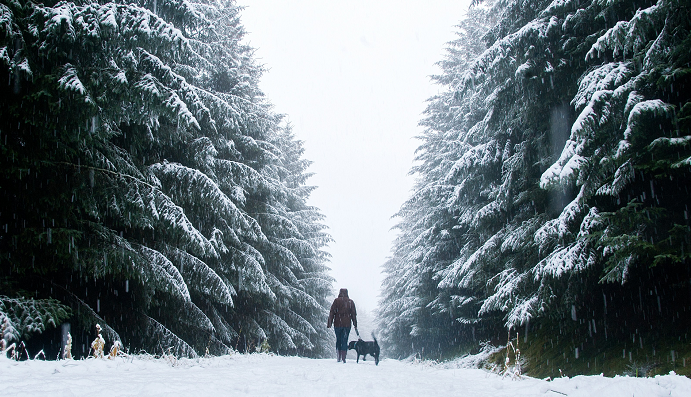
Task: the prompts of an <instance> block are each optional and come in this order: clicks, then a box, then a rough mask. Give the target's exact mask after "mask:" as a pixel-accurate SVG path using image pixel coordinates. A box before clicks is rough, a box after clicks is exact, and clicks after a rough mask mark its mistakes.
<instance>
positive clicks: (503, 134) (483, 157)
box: [0, 0, 691, 376]
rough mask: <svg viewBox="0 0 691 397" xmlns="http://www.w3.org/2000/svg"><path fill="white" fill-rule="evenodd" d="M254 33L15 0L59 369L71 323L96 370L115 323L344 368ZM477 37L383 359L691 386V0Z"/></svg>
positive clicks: (19, 267)
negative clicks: (93, 345)
mask: <svg viewBox="0 0 691 397" xmlns="http://www.w3.org/2000/svg"><path fill="white" fill-rule="evenodd" d="M241 18H242V7H240V6H238V5H237V4H236V3H235V1H233V0H69V1H68V0H63V1H55V0H42V1H39V0H0V325H1V326H2V337H3V338H4V339H5V340H6V341H7V342H8V343H9V342H12V341H24V342H25V343H26V344H27V346H32V347H33V346H35V348H34V350H37V349H41V348H42V349H43V350H44V351H45V352H46V355H48V356H51V358H54V357H56V356H57V355H58V354H59V352H60V349H61V348H62V344H61V343H64V341H61V335H63V329H64V327H65V326H66V324H68V325H69V327H70V332H71V335H72V336H73V337H74V339H75V342H73V343H74V346H75V350H74V353H75V354H76V355H77V356H80V357H81V356H86V355H88V354H89V352H88V346H89V343H90V341H91V340H92V339H93V337H94V332H95V331H94V329H95V327H96V324H99V325H100V327H102V332H103V334H104V335H105V336H106V337H107V339H109V340H119V341H121V342H122V344H123V345H124V346H125V347H126V348H128V349H129V350H130V351H147V352H152V353H161V352H167V353H168V354H175V355H177V356H188V357H196V356H200V355H204V354H211V355H220V354H225V353H226V352H228V351H231V350H233V351H247V350H253V349H254V348H255V346H258V345H260V344H262V343H264V344H263V345H262V346H264V347H265V348H269V349H270V350H271V351H273V352H275V353H278V354H283V355H300V356H306V357H327V356H330V355H332V354H333V352H332V350H333V346H332V345H333V343H334V340H335V339H334V337H333V334H332V333H331V332H326V331H325V328H324V327H325V323H326V318H327V317H328V314H329V308H330V305H331V299H332V298H333V296H334V292H335V291H334V290H333V285H332V283H333V281H334V280H333V278H332V276H331V274H330V269H329V253H328V252H327V246H328V244H329V243H330V242H331V237H330V235H329V233H328V229H327V226H328V219H327V218H325V217H324V215H323V214H322V212H321V211H320V209H319V208H315V207H313V206H310V205H309V204H308V199H309V197H310V194H311V193H312V191H313V189H314V188H315V187H313V186H310V185H309V184H308V178H309V177H310V175H311V174H310V172H309V171H308V168H309V165H310V161H309V160H308V159H305V158H303V154H304V147H303V142H302V141H301V140H299V139H298V137H299V136H300V131H293V129H292V127H291V125H290V123H287V122H285V120H284V116H283V115H281V114H278V113H276V112H275V111H274V110H273V108H272V104H271V101H270V98H267V97H266V96H265V95H264V94H263V92H262V91H261V90H260V88H259V80H260V78H261V76H262V73H263V72H264V66H262V65H261V64H260V63H259V62H258V60H257V59H256V58H255V56H254V49H253V48H252V47H250V46H249V45H248V44H245V41H244V35H245V31H244V28H243V26H242V23H241ZM458 21H459V22H458V25H457V26H456V27H455V28H454V29H455V32H456V39H455V40H454V41H452V42H450V43H448V44H447V49H446V53H445V56H444V57H443V59H441V60H439V63H438V65H439V66H440V71H441V72H440V73H439V74H438V75H434V76H432V82H431V83H430V84H435V85H436V86H437V87H438V88H439V94H437V95H435V96H433V97H431V98H429V100H428V102H427V104H426V106H427V107H426V111H425V112H424V114H423V115H422V116H421V117H422V118H421V120H420V127H421V128H420V131H421V135H420V136H419V137H418V139H419V140H418V142H419V147H418V149H417V151H416V159H415V162H414V163H413V164H411V171H410V172H411V175H413V176H414V178H415V185H414V189H413V190H412V191H411V193H410V195H409V197H408V198H407V200H406V201H405V202H403V203H402V205H401V207H400V211H399V212H398V213H397V214H391V215H395V219H396V221H397V226H396V232H397V237H396V240H395V241H394V242H393V246H392V247H391V254H390V257H389V259H388V260H387V261H386V263H383V264H381V265H382V269H383V270H382V271H383V274H384V282H383V284H382V286H381V295H380V296H381V299H380V301H379V305H378V308H377V310H376V312H375V313H374V314H375V316H376V321H377V324H378V326H377V330H376V333H377V337H378V338H379V339H380V343H381V345H382V355H385V356H386V357H389V358H401V359H403V358H407V357H411V356H414V357H418V358H421V359H426V360H446V359H452V358H455V357H460V356H462V355H465V354H475V353H478V352H479V351H486V350H487V349H489V348H490V347H491V346H494V347H497V346H506V345H507V344H509V343H511V342H512V341H513V342H512V343H514V344H520V345H521V352H522V353H521V354H522V356H523V358H524V360H525V364H524V370H525V371H527V372H528V374H533V375H539V376H555V375H556V376H558V375H559V371H561V370H564V371H570V373H572V374H575V373H595V374H599V373H602V372H604V373H605V374H606V375H607V374H613V372H608V368H610V369H611V368H613V369H614V371H619V372H621V371H620V370H621V369H623V368H625V367H626V366H629V368H633V367H636V368H640V369H641V370H642V371H644V372H650V373H652V372H654V371H656V368H658V369H659V368H668V367H669V368H670V369H671V368H675V370H677V372H679V373H684V374H686V375H689V374H691V364H689V367H688V369H686V361H684V366H683V368H677V367H676V366H679V367H681V363H680V361H681V360H682V357H688V360H691V344H690V343H691V340H690V339H689V335H688V333H689V332H690V331H689V330H691V254H690V252H689V251H690V250H691V222H690V221H689V217H690V216H691V209H690V208H689V207H690V205H691V199H690V198H691V194H690V192H689V185H690V184H691V173H690V171H691V3H689V2H688V1H687V0H473V3H472V5H471V6H470V8H469V9H468V12H467V14H466V15H465V16H462V15H459V18H458ZM450 28H451V27H450ZM411 56H414V54H411ZM305 62H309V60H305ZM269 66H270V65H269ZM404 83H405V82H401V84H404ZM324 133H328V131H325V132H324ZM344 166H346V165H344ZM492 359H494V358H492ZM684 360H687V359H684ZM689 363H691V361H689ZM670 365H671V366H672V367H670ZM675 365H676V366H675ZM555 371H556V372H555ZM651 371H652V372H651ZM684 371H686V372H684Z"/></svg>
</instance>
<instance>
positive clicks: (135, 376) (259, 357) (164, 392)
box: [0, 354, 691, 397]
mask: <svg viewBox="0 0 691 397" xmlns="http://www.w3.org/2000/svg"><path fill="white" fill-rule="evenodd" d="M0 396H5V397H7V396H99V397H108V396H201V397H211V396H254V397H257V396H296V397H297V396H300V397H306V396H320V397H325V396H338V397H345V396H396V397H408V396H411V397H413V396H414V397H421V396H434V397H443V396H464V397H471V396H478V397H479V396H491V397H502V396H548V397H559V396H597V397H631V396H641V397H643V396H648V397H650V396H678V397H682V396H685V397H688V396H691V379H688V378H686V377H683V376H679V375H675V374H670V375H664V376H657V377H655V378H628V377H616V378H605V377H600V376H577V377H574V378H559V379H555V380H553V381H550V382H548V381H545V380H540V379H533V378H524V379H522V380H511V379H509V378H501V377H500V376H498V375H496V374H493V373H488V372H486V371H483V370H479V369H453V368H448V366H446V367H444V366H441V365H430V364H420V363H410V362H401V361H396V360H389V359H387V360H383V361H381V362H380V363H379V366H375V365H374V362H372V361H366V362H364V363H363V362H360V363H359V364H356V363H355V360H349V361H348V362H347V363H346V364H342V363H337V362H336V360H313V359H306V358H299V357H279V356H271V355H266V354H251V355H241V354H235V355H231V356H224V357H214V358H200V359H194V360H177V361H166V360H164V359H152V358H147V357H146V356H136V357H130V358H123V357H120V358H117V359H115V360H106V359H89V360H80V361H71V360H68V361H40V360H32V361H22V362H16V361H11V360H9V359H5V358H0Z"/></svg>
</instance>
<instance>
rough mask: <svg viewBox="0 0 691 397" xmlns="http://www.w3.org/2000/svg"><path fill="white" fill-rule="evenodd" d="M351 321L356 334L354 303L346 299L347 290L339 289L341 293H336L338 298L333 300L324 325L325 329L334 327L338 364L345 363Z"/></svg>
mask: <svg viewBox="0 0 691 397" xmlns="http://www.w3.org/2000/svg"><path fill="white" fill-rule="evenodd" d="M351 321H352V322H353V326H354V327H355V332H356V333H357V332H358V331H357V312H356V311H355V303H354V302H353V300H352V299H350V298H349V297H348V290H347V289H345V288H341V291H340V292H339V293H338V298H336V299H334V302H333V303H332V304H331V311H329V321H328V322H327V323H326V328H331V324H333V326H334V332H335V333H336V352H337V353H338V362H341V361H343V362H344V363H345V362H346V354H348V335H349V334H350V322H351Z"/></svg>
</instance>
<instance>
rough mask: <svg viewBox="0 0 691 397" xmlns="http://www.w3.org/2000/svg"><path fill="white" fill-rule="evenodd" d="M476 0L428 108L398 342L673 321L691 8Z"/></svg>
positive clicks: (395, 281)
mask: <svg viewBox="0 0 691 397" xmlns="http://www.w3.org/2000/svg"><path fill="white" fill-rule="evenodd" d="M477 7H478V8H475V9H471V11H470V12H469V14H468V17H467V18H466V19H465V20H464V21H463V22H462V23H461V24H460V25H459V39H458V40H457V41H455V42H452V43H450V48H449V54H448V58H447V60H445V61H443V62H442V63H441V64H440V65H441V66H442V68H443V74H442V76H438V77H436V81H437V82H438V83H439V84H440V85H442V86H443V87H444V88H445V89H446V91H445V92H444V93H442V94H440V95H438V96H436V97H433V98H432V99H431V100H430V104H429V106H428V109H427V112H426V117H425V118H424V119H423V121H422V122H421V124H422V125H423V126H424V127H425V132H424V134H423V136H422V137H421V140H422V143H421V146H420V148H419V149H418V158H417V160H418V161H419V165H417V166H416V167H414V168H413V173H414V174H416V175H417V177H418V182H417V185H416V191H415V193H414V194H413V196H412V197H411V199H410V200H408V201H407V202H406V203H405V204H404V205H403V207H402V209H401V212H400V213H399V216H400V219H401V223H400V224H399V229H400V230H401V234H400V237H399V239H398V240H397V241H396V243H395V245H394V249H393V256H392V258H391V260H390V261H389V262H388V263H387V264H386V274H387V277H386V279H385V282H384V286H383V287H384V289H385V291H386V292H385V296H384V298H383V299H382V302H381V306H380V315H381V317H382V322H381V332H382V333H383V338H382V339H384V340H385V341H386V342H388V343H389V344H392V347H393V348H394V349H395V351H396V353H397V354H399V355H402V356H404V355H408V354H412V353H423V354H425V355H428V356H431V357H435V358H436V357H439V354H440V353H443V352H448V351H449V349H454V348H455V347H457V346H458V345H459V344H461V343H463V342H466V343H467V342H468V341H471V342H472V341H474V342H475V343H477V342H476V341H479V340H480V339H492V340H495V341H497V342H499V341H500V340H501V339H502V336H503V338H504V339H505V336H504V335H505V330H506V328H507V327H508V328H516V327H519V326H524V327H525V330H526V331H527V330H528V329H529V325H530V324H531V321H532V322H533V323H534V324H539V325H540V326H541V327H542V326H545V327H546V328H545V329H548V328H549V329H550V330H552V329H553V327H556V329H557V330H560V329H561V327H562V326H568V327H570V328H573V329H574V330H576V331H574V335H576V334H577V333H580V334H579V335H578V336H577V337H574V339H579V338H580V341H582V340H583V339H584V338H586V336H587V335H590V336H589V337H590V338H593V339H597V338H598V337H599V336H593V329H600V330H601V335H602V333H603V331H604V335H602V336H604V338H606V337H607V335H608V334H607V332H608V331H609V335H610V336H611V335H612V334H621V335H627V334H626V332H628V331H631V332H633V330H636V329H637V328H640V326H641V325H642V324H648V322H649V321H650V318H651V316H656V317H658V318H662V319H667V320H669V321H670V322H673V321H674V318H675V316H676V314H675V313H676V311H677V310H678V308H680V307H681V308H683V307H685V305H687V304H688V303H691V302H688V300H689V296H688V294H687V293H685V292H684V291H685V290H686V288H687V287H685V285H686V284H685V283H686V281H688V279H689V258H688V244H689V243H690V242H691V230H690V229H689V220H688V208H687V204H686V201H688V200H686V199H687V198H688V191H687V188H686V185H687V184H688V179H689V174H688V172H689V166H690V164H689V156H690V155H691V146H690V145H689V138H688V136H689V124H688V111H689V107H688V100H689V95H688V94H687V92H686V91H685V90H684V87H685V86H686V83H687V79H688V74H687V73H688V70H689V69H688V68H689V55H688V54H689V53H690V52H689V49H690V45H691V44H690V42H689V31H690V29H689V15H690V14H689V12H690V10H689V6H688V5H687V4H682V2H678V1H659V2H658V1H648V2H643V3H640V4H638V3H637V4H633V3H632V2H629V1H608V2H600V1H561V0H558V1H537V0H536V1H527V2H526V1H496V2H484V3H480V4H479V5H477ZM675 274H676V275H682V278H683V279H684V280H686V281H684V282H680V283H670V282H669V280H670V277H672V278H673V277H674V276H673V275H675ZM642 291H647V293H646V296H645V297H644V296H643V293H642ZM634 292H635V294H636V295H638V296H639V297H640V299H637V300H636V303H635V304H634V303H633V302H632V301H631V300H629V295H633V293H634ZM660 296H665V297H666V298H663V299H666V301H667V302H668V303H669V304H670V307H668V308H664V307H663V305H662V304H660V303H659V302H660V301H659V299H660ZM656 300H657V302H656ZM672 302H676V303H674V304H672ZM608 305H609V306H608ZM608 307H609V311H608ZM675 308H677V309H675ZM625 316H627V317H628V318H629V321H628V323H626V324H621V325H622V327H616V328H614V329H612V328H613V327H612V323H613V322H617V321H623V320H614V318H619V317H625ZM586 320H587V321H586ZM536 322H537V323H536ZM565 324H566V325H565ZM546 332H551V331H546ZM558 332H559V333H561V331H558ZM651 332H658V331H657V330H654V331H651ZM584 335H586V336H584ZM569 338H571V336H570V337H569ZM504 343H505V342H504ZM579 343H580V342H579ZM560 348H561V347H560Z"/></svg>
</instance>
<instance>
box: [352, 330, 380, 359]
mask: <svg viewBox="0 0 691 397" xmlns="http://www.w3.org/2000/svg"><path fill="white" fill-rule="evenodd" d="M372 339H374V342H365V341H364V340H362V339H360V338H359V337H358V340H356V341H355V340H354V341H351V342H350V343H348V350H351V349H352V350H355V352H356V353H357V360H356V361H355V362H358V363H359V362H360V356H362V361H365V356H367V355H368V354H369V355H370V356H372V357H374V363H375V365H379V343H377V338H375V337H374V334H372Z"/></svg>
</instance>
